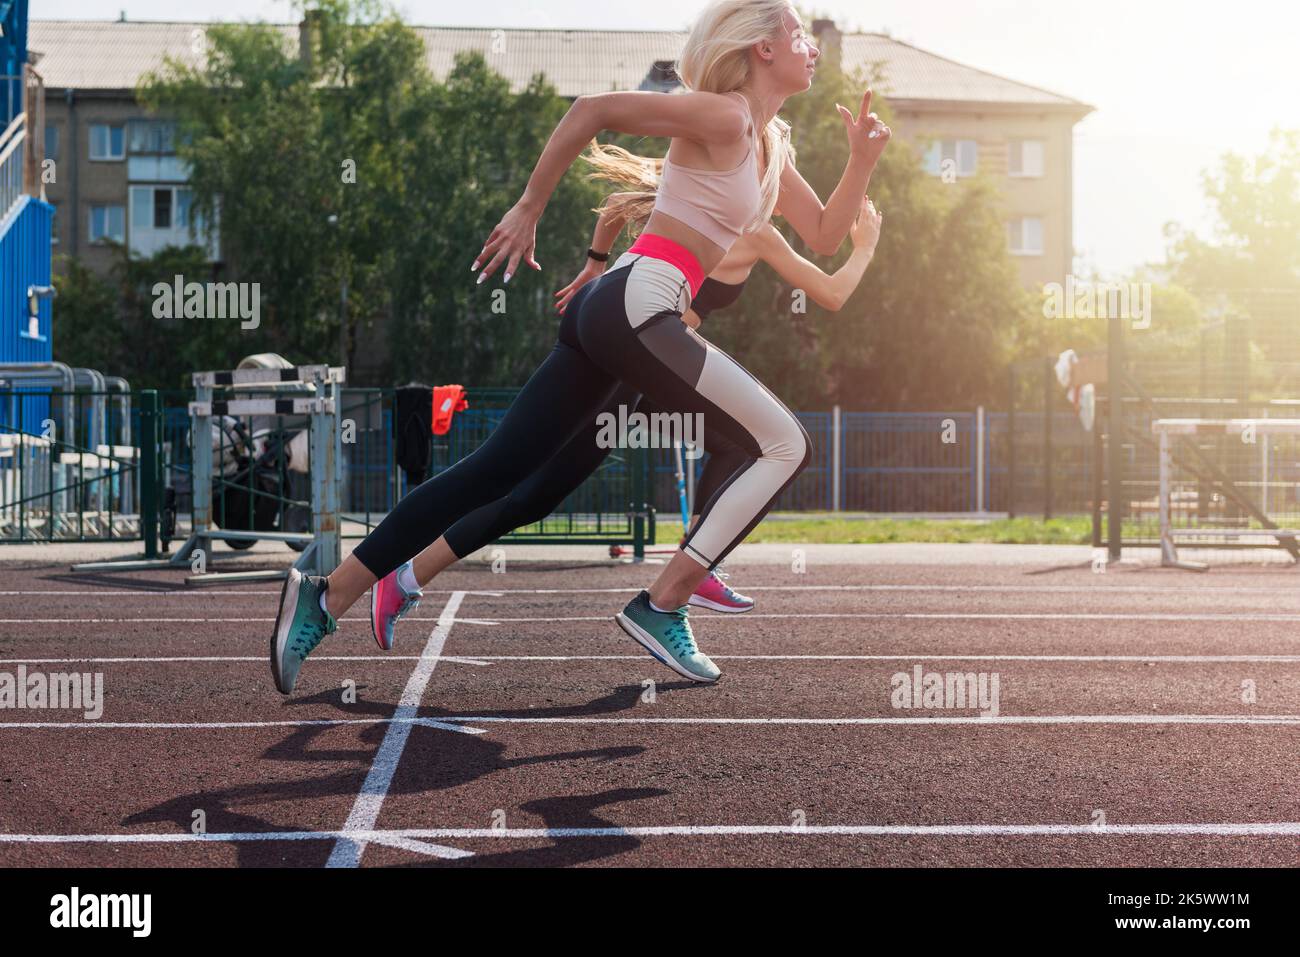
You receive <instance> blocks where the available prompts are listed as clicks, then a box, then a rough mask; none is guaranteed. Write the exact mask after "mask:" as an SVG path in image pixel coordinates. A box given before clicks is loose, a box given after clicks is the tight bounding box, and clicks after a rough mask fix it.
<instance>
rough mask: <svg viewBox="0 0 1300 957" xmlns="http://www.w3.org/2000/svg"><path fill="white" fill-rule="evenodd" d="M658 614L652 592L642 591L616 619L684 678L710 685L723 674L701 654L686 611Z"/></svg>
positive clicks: (660, 612)
mask: <svg viewBox="0 0 1300 957" xmlns="http://www.w3.org/2000/svg"><path fill="white" fill-rule="evenodd" d="M688 607H689V606H687V605H682V607H680V608H678V609H677V610H676V611H655V610H654V609H653V608H651V607H650V593H649V592H648V591H644V590H643V591H642V592H641V593H640V594H639V595H637V596H636V597H635V598H633V599H632V600H631V601H630V602H628V603H627V607H626V608H624V609H623V610H622V611H621V612H620V613H619V614H617V615H615V616H614V620H615V621H616V622H618V626H619V627H620V628H622V629H623V630H624V631H626V632H627V633H628V634H629V635H631V636H632V638H633V639H634V640H635V641H637V642H638V643H639V644H641V645H642V646H643V647H644V648H645V649H646V651H648V652H650V654H652V655H654V656H655V657H656V658H658V659H659V660H660V661H662V662H663V663H664V664H666V665H667V666H668V667H669V668H671V669H673V671H675V672H677V673H678V674H679V675H681V676H682V677H683V678H690V679H691V680H692V681H699V682H704V683H707V684H711V683H713V682H714V681H717V680H718V678H719V677H720V676H721V675H722V672H721V671H720V670H719V669H718V666H717V665H715V664H714V663H713V662H712V661H710V660H709V656H708V655H706V654H704V653H703V652H701V651H700V649H699V648H698V647H697V646H696V644H695V635H693V634H692V633H691V623H690V620H689V618H688V612H687V608H688Z"/></svg>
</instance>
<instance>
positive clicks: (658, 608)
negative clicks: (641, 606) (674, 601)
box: [646, 598, 673, 615]
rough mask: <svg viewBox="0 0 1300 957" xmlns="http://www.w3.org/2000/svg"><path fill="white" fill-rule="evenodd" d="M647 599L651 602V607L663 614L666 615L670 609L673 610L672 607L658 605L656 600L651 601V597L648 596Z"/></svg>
mask: <svg viewBox="0 0 1300 957" xmlns="http://www.w3.org/2000/svg"><path fill="white" fill-rule="evenodd" d="M646 601H647V602H649V603H650V607H651V608H652V609H654V610H655V611H657V612H659V614H661V615H666V614H668V612H670V611H672V610H673V609H671V608H660V607H659V606H658V605H656V604H655V603H654V602H652V601H650V599H649V598H647V599H646Z"/></svg>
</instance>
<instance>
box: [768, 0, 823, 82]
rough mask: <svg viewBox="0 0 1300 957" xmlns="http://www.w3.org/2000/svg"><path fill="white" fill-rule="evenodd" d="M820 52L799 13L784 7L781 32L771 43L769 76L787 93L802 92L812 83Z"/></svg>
mask: <svg viewBox="0 0 1300 957" xmlns="http://www.w3.org/2000/svg"><path fill="white" fill-rule="evenodd" d="M819 56H821V51H820V50H818V49H817V48H816V47H815V46H813V42H812V37H810V36H809V35H808V34H807V33H806V32H805V31H804V28H803V23H802V22H801V21H800V19H799V15H798V14H797V13H795V11H794V10H790V9H787V10H786V12H785V15H784V16H783V17H782V18H781V34H780V35H779V36H778V37H777V39H776V42H775V43H774V44H772V66H771V68H770V72H771V73H772V78H773V79H774V80H776V82H777V84H778V85H779V87H780V88H781V89H782V90H784V91H785V92H786V94H787V95H791V94H794V93H802V92H803V91H804V90H806V89H808V87H810V86H812V79H813V72H814V71H815V70H816V61H817V58H818V57H819Z"/></svg>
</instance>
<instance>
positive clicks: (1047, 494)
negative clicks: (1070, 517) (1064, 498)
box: [1043, 356, 1056, 521]
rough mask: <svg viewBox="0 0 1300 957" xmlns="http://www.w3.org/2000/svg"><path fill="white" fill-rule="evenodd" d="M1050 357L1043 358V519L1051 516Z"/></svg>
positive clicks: (1051, 378) (1052, 374)
mask: <svg viewBox="0 0 1300 957" xmlns="http://www.w3.org/2000/svg"><path fill="white" fill-rule="evenodd" d="M1055 378H1056V372H1055V370H1053V368H1052V359H1051V357H1050V356H1048V357H1047V358H1046V359H1044V360H1043V521H1047V520H1048V519H1050V518H1051V517H1052V391H1053V390H1052V383H1053V380H1054V379H1055Z"/></svg>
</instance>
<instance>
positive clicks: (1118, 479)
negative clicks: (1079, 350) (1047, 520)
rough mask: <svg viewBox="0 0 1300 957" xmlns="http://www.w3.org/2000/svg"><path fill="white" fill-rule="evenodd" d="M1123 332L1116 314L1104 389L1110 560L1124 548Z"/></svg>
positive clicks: (1109, 333)
mask: <svg viewBox="0 0 1300 957" xmlns="http://www.w3.org/2000/svg"><path fill="white" fill-rule="evenodd" d="M1123 348H1124V332H1123V327H1122V326H1121V325H1120V319H1119V317H1118V316H1111V317H1110V320H1109V326H1108V328H1107V330H1106V362H1107V366H1108V368H1107V370H1106V388H1107V390H1108V391H1109V392H1110V396H1109V399H1110V408H1109V413H1110V414H1109V416H1108V418H1109V423H1108V426H1107V429H1106V509H1107V512H1106V526H1107V528H1106V533H1107V534H1106V540H1107V542H1106V543H1107V551H1108V556H1109V560H1110V561H1113V562H1117V561H1119V560H1120V555H1121V551H1122V549H1123V520H1124V506H1123V504H1122V503H1123V498H1124V494H1123V490H1124V389H1123V378H1122V377H1123V375H1124V355H1123Z"/></svg>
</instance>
